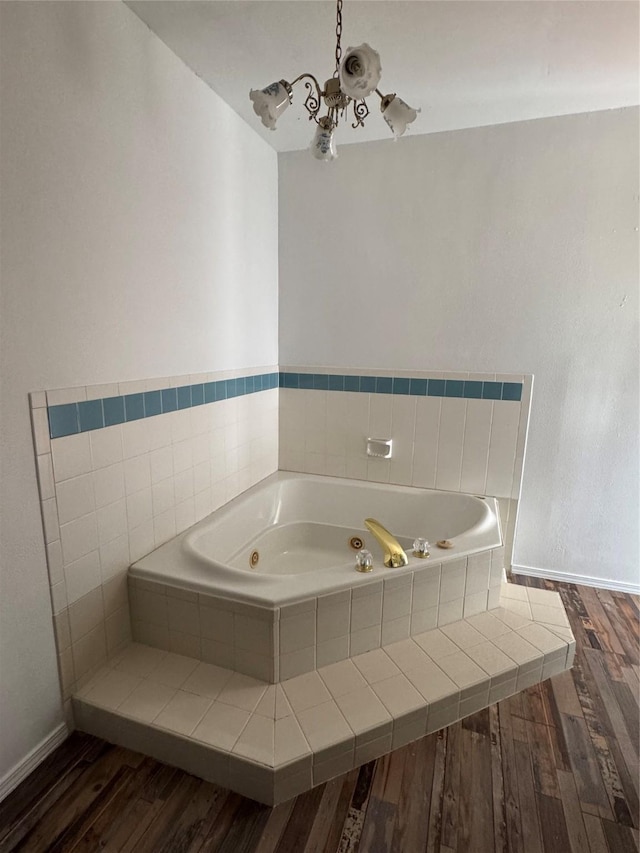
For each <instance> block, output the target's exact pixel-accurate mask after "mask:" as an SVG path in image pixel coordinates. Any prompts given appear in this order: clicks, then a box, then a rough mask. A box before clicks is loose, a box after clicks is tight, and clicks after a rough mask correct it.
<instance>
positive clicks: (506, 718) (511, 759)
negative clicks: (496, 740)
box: [498, 702, 524, 853]
mask: <svg viewBox="0 0 640 853" xmlns="http://www.w3.org/2000/svg"><path fill="white" fill-rule="evenodd" d="M498 715H499V718H500V746H501V749H502V780H503V785H504V800H505V802H504V810H505V820H506V832H507V843H508V849H509V851H510V853H524V846H523V839H522V819H521V816H520V795H519V792H518V771H517V768H516V757H515V746H514V738H513V731H512V727H511V723H512V721H513V719H514V718H513V717H512V716H511V715H510V713H509V705H508V704H507V703H504V702H501V703H500V704H499V706H498Z"/></svg>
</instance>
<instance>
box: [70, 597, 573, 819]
mask: <svg viewBox="0 0 640 853" xmlns="http://www.w3.org/2000/svg"><path fill="white" fill-rule="evenodd" d="M499 604H500V606H499V607H497V608H495V609H493V610H490V611H487V612H482V613H479V614H476V615H473V616H469V617H468V618H466V619H461V620H458V621H455V622H451V623H449V624H448V625H443V626H442V627H441V628H435V629H432V630H429V631H426V632H423V633H418V634H416V635H414V636H413V637H411V638H407V639H403V640H400V641H398V642H394V643H389V644H387V645H384V646H383V647H382V648H376V649H373V650H371V651H367V652H365V653H363V654H359V655H355V656H353V657H351V658H350V659H348V660H342V661H339V662H337V663H333V664H330V665H328V666H323V667H319V668H318V669H317V670H316V671H313V672H307V673H304V674H302V675H298V676H295V677H293V678H290V679H287V680H284V681H282V682H281V683H279V684H270V683H269V682H267V681H265V680H260V679H255V678H252V677H249V676H246V675H244V674H242V673H239V672H235V671H234V670H232V669H227V668H223V667H220V666H215V665H211V664H207V663H204V662H202V661H201V660H199V659H198V658H192V657H188V656H184V655H178V654H175V653H171V652H166V651H163V650H161V649H158V648H154V647H151V646H146V645H141V644H133V645H132V646H130V647H129V648H128V649H127V650H125V651H124V652H122V653H121V654H120V655H118V656H117V657H115V658H114V659H113V660H111V661H110V662H109V666H107V667H105V668H104V669H102V670H101V671H100V672H99V673H97V674H96V675H95V676H94V677H93V678H92V679H91V681H89V682H88V683H87V684H86V685H84V687H83V688H82V689H81V690H80V691H79V692H78V693H77V694H76V695H75V696H74V700H73V701H74V712H75V715H76V721H77V724H78V727H79V728H80V729H82V730H84V731H87V732H89V733H91V734H94V735H97V736H99V737H102V738H105V739H106V740H109V741H112V742H114V743H117V744H120V745H122V746H125V747H128V748H132V749H136V750H138V751H142V752H145V753H147V754H148V755H151V756H152V757H154V758H157V759H159V760H161V761H165V762H167V763H169V764H172V765H175V766H177V767H180V768H182V769H184V770H186V771H188V772H190V773H193V774H195V775H197V776H200V777H202V778H204V779H207V780H209V781H213V782H216V783H218V784H220V785H223V786H224V787H228V788H231V789H232V790H235V791H237V792H238V793H240V794H243V795H244V796H248V797H251V798H252V799H255V800H258V801H260V802H263V803H267V804H269V805H274V804H276V803H279V802H282V801H284V800H287V799H289V798H291V797H293V796H295V795H297V794H299V793H301V792H303V791H305V790H308V789H309V788H311V787H313V786H314V785H317V784H320V783H321V782H324V781H326V780H327V779H330V778H333V777H335V776H338V775H340V774H342V773H344V772H346V771H348V770H350V769H352V768H353V767H357V766H359V765H361V764H364V763H366V762H368V761H370V760H372V759H373V758H376V757H378V756H380V755H383V754H384V753H387V752H389V751H391V750H392V749H396V748H397V747H399V746H402V745H403V744H405V743H408V742H410V741H413V740H417V739H418V738H421V737H422V736H423V735H425V734H427V733H430V732H433V731H436V730H438V729H440V728H443V727H444V726H447V725H449V724H451V723H452V722H454V721H455V720H457V719H460V718H462V717H465V716H467V715H468V714H471V713H473V712H475V711H478V710H480V709H482V708H484V707H487V706H488V705H490V704H493V703H494V702H497V701H499V700H500V699H503V698H505V697H507V696H509V695H511V694H513V693H516V692H518V691H519V690H522V689H524V688H525V687H528V686H531V685H533V684H535V683H537V682H539V681H543V680H545V679H546V678H549V677H550V676H552V675H555V674H556V673H559V672H561V671H563V670H565V669H568V668H569V667H570V666H571V664H572V662H573V656H574V652H575V640H574V638H573V635H572V633H571V630H570V628H569V623H568V620H567V617H566V613H565V611H564V607H563V605H562V603H561V600H560V596H559V595H558V594H557V593H555V592H548V591H545V590H538V589H534V588H528V587H520V586H516V585H513V584H503V586H502V589H501V597H500V602H499Z"/></svg>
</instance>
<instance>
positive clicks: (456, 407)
mask: <svg viewBox="0 0 640 853" xmlns="http://www.w3.org/2000/svg"><path fill="white" fill-rule="evenodd" d="M466 408H467V401H466V400H463V399H458V398H454V397H444V398H443V399H442V409H441V413H440V433H439V440H438V459H437V463H436V488H437V489H446V490H448V491H459V490H460V476H461V471H462V448H463V442H464V424H465V414H466Z"/></svg>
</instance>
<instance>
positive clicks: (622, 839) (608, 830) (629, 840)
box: [602, 820, 638, 853]
mask: <svg viewBox="0 0 640 853" xmlns="http://www.w3.org/2000/svg"><path fill="white" fill-rule="evenodd" d="M602 828H603V830H604V836H605V838H606V839H607V844H608V845H609V853H638V847H637V844H636V841H635V838H634V836H633V832H632V830H631V829H630V828H629V827H628V826H620V824H619V823H613V822H612V821H610V820H603V821H602Z"/></svg>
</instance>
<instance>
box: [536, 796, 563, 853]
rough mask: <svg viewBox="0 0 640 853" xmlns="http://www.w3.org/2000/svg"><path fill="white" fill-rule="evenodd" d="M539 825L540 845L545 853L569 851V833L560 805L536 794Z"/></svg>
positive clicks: (558, 802) (556, 801) (553, 799)
mask: <svg viewBox="0 0 640 853" xmlns="http://www.w3.org/2000/svg"><path fill="white" fill-rule="evenodd" d="M536 802H537V805H538V813H539V815H540V825H541V827H542V843H543V847H544V850H545V853H559V851H560V850H570V849H571V846H570V842H569V833H568V832H567V824H566V822H565V819H564V812H563V810H562V803H561V802H560V801H559V800H556V799H555V798H554V797H547V796H545V795H544V794H539V793H536Z"/></svg>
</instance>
